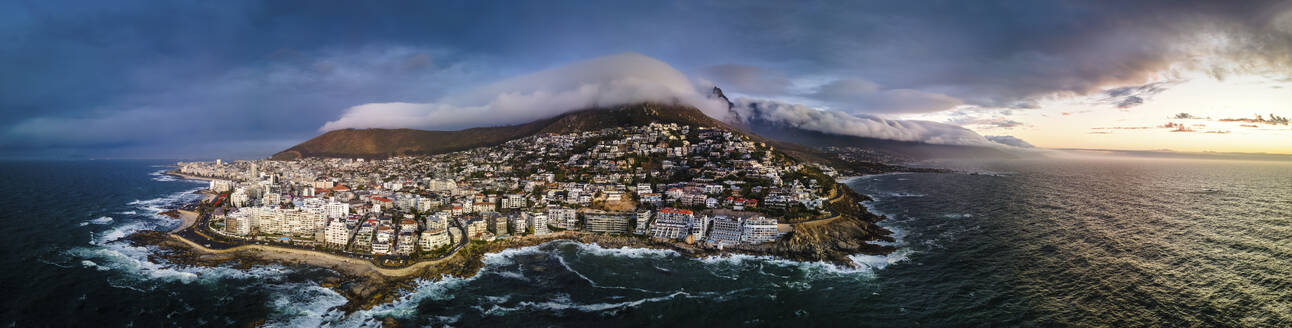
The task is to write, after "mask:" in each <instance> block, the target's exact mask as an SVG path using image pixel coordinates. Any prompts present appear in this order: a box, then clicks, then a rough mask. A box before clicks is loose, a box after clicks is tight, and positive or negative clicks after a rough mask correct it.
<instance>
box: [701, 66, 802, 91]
mask: <svg viewBox="0 0 1292 328" xmlns="http://www.w3.org/2000/svg"><path fill="white" fill-rule="evenodd" d="M700 75H701V76H702V77H703V78H705V79H708V80H710V81H713V82H714V83H715V84H717V85H720V86H722V87H723V89H725V91H734V92H740V93H746V94H762V95H779V94H785V93H787V92H789V90H788V89H789V87H790V80H789V79H787V78H786V77H785V75H783V74H780V73H778V72H775V71H772V70H770V69H766V68H763V67H759V66H753V65H740V64H722V65H714V66H709V67H705V68H703V69H701V70H700Z"/></svg>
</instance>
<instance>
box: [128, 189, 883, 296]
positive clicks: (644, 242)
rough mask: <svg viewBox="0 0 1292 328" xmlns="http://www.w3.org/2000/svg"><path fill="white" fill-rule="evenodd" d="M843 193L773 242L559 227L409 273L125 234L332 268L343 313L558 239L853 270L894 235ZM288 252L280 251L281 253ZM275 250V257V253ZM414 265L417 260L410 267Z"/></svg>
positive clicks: (202, 256) (188, 252) (187, 254)
mask: <svg viewBox="0 0 1292 328" xmlns="http://www.w3.org/2000/svg"><path fill="white" fill-rule="evenodd" d="M834 188H836V190H837V191H838V192H839V193H841V195H839V196H838V197H837V198H836V199H834V200H833V201H831V202H830V203H829V204H828V205H827V208H828V209H829V210H830V211H832V212H834V213H835V216H834V217H831V218H828V219H821V220H814V221H809V222H803V223H796V224H793V225H792V226H793V231H791V232H790V233H788V234H787V235H786V236H785V237H784V238H781V239H780V240H778V241H775V242H771V243H766V244H760V245H741V246H736V247H727V248H725V249H718V248H714V247H708V246H701V245H695V244H687V243H685V242H681V241H666V240H659V239H653V238H648V237H644V236H636V235H602V234H590V233H580V232H569V231H566V232H559V233H553V234H549V235H544V236H524V237H515V238H509V239H503V240H497V241H492V242H483V241H473V242H470V243H468V244H467V246H465V247H463V248H462V249H461V250H459V251H458V252H457V253H456V254H454V255H452V256H449V257H447V258H445V259H441V260H437V261H429V262H433V263H420V264H422V265H421V267H420V269H415V270H407V273H406V274H390V273H388V272H385V273H383V272H382V271H379V270H377V269H375V268H371V267H369V268H367V269H365V267H364V266H357V265H337V264H335V263H332V262H328V261H323V260H319V259H317V258H311V257H301V256H290V254H282V252H280V251H275V250H274V248H275V247H273V246H257V247H256V248H249V249H239V250H232V251H212V250H209V249H205V248H203V247H201V246H198V245H196V244H194V243H192V242H186V241H182V240H180V238H181V237H179V236H177V235H173V234H168V233H164V232H158V231H140V232H136V233H134V234H131V235H130V236H127V237H126V238H125V239H126V240H128V241H129V242H130V243H131V244H133V245H135V246H144V245H150V246H156V247H157V248H159V249H160V251H159V252H156V253H155V254H154V255H153V256H151V257H150V260H153V261H155V262H161V261H164V262H166V263H170V264H173V265H180V266H226V265H227V266H231V267H233V268H237V269H248V268H251V267H255V266H261V265H267V264H273V263H276V264H284V265H304V266H314V267H325V268H329V269H331V270H333V271H335V272H337V273H338V276H337V277H330V278H327V279H324V280H323V281H320V285H322V286H323V287H326V288H330V289H333V290H335V291H336V292H337V293H339V294H341V295H342V296H344V297H345V298H346V299H347V303H346V304H345V305H343V306H341V309H340V310H343V311H345V312H346V313H350V312H354V311H358V310H363V309H370V308H372V307H374V306H376V305H379V304H384V303H389V302H391V301H394V300H395V299H396V298H397V297H399V296H400V295H401V291H407V290H412V289H414V288H416V287H417V281H418V280H422V279H425V280H436V279H441V278H443V277H445V276H452V277H460V278H467V277H471V276H475V275H476V274H478V273H479V271H480V270H481V269H482V268H483V267H484V256H485V255H486V254H489V253H497V252H501V251H503V250H507V249H513V248H520V247H527V246H535V245H541V244H544V243H548V242H553V241H558V240H568V241H573V242H578V243H585V244H596V245H598V246H600V247H605V248H623V247H629V248H649V249H667V250H672V251H675V252H677V253H678V254H679V255H681V256H685V257H689V258H704V257H713V256H726V255H734V254H743V255H752V256H768V257H775V258H782V259H788V260H794V261H803V262H818V261H820V262H827V263H831V264H834V265H840V266H848V267H856V266H857V264H856V263H854V262H853V261H852V260H851V259H850V258H849V256H851V255H855V254H866V255H885V254H889V253H891V252H893V251H894V250H896V248H895V247H893V246H887V245H878V244H874V243H871V242H874V241H883V242H893V241H894V239H893V238H892V237H891V234H892V232H890V231H888V230H887V229H884V228H883V227H880V226H879V225H877V223H878V222H879V221H880V220H883V219H884V217H882V216H879V215H875V214H873V213H870V212H868V211H866V209H865V208H864V207H863V206H861V204H860V203H859V202H861V201H866V200H869V197H866V196H865V195H861V194H859V193H857V192H855V191H853V190H852V189H851V188H848V187H846V186H843V184H842V183H838V184H836V185H835V186H834ZM285 251H287V250H286V249H284V250H283V252H285ZM275 253H278V254H275ZM414 265H419V264H414Z"/></svg>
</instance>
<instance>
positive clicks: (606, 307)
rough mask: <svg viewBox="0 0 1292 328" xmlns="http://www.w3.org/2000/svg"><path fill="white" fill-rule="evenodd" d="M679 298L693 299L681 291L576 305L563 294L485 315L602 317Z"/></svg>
mask: <svg viewBox="0 0 1292 328" xmlns="http://www.w3.org/2000/svg"><path fill="white" fill-rule="evenodd" d="M679 296H680V297H687V298H690V297H692V296H691V295H690V294H688V293H686V292H681V291H679V292H674V293H672V294H668V295H663V296H657V297H649V298H643V299H638V300H633V301H626V302H618V303H592V304H580V303H575V302H573V301H571V300H570V297H569V295H565V294H561V295H557V296H556V297H554V298H552V299H551V300H548V301H544V302H531V301H523V302H520V303H517V304H516V306H514V307H504V306H500V305H494V306H493V308H491V309H489V310H488V311H485V313H484V314H485V315H503V314H507V313H511V312H514V311H517V310H531V311H550V312H558V313H559V312H564V311H580V312H588V313H601V314H602V315H614V314H617V313H619V311H623V310H626V309H629V308H636V307H639V306H641V305H642V304H646V303H656V302H664V301H670V300H673V299H674V298H677V297H679Z"/></svg>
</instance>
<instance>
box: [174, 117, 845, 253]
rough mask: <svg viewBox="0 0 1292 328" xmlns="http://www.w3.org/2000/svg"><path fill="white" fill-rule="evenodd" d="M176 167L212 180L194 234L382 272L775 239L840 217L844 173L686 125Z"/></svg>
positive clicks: (185, 173)
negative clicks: (490, 252) (619, 243)
mask: <svg viewBox="0 0 1292 328" xmlns="http://www.w3.org/2000/svg"><path fill="white" fill-rule="evenodd" d="M177 165H178V166H179V168H178V170H176V172H175V173H176V174H179V175H183V176H188V177H199V178H203V179H208V180H210V185H209V195H210V196H209V197H208V200H207V201H206V202H204V203H203V205H202V206H201V211H202V219H201V220H199V221H198V223H199V224H197V226H196V227H194V228H193V229H192V232H193V233H195V234H196V235H197V236H200V237H196V238H201V239H203V240H204V241H208V242H218V243H221V244H226V245H230V244H232V245H236V244H246V243H255V244H261V245H281V246H289V247H293V248H307V249H312V250H317V251H326V252H329V253H334V254H337V255H344V256H350V257H357V258H361V259H370V260H373V261H374V263H376V264H378V265H384V266H400V265H406V264H411V263H415V262H416V261H418V260H421V259H433V258H443V257H445V256H449V255H452V253H453V252H454V251H455V250H456V249H457V248H458V246H461V245H465V244H466V243H468V242H471V241H479V242H492V241H496V240H506V239H509V238H523V237H526V236H543V235H547V234H551V233H553V232H561V231H567V232H572V233H587V234H610V235H624V236H636V237H638V238H653V239H658V240H669V241H676V242H685V243H687V244H692V245H699V246H703V247H711V248H716V249H723V248H729V247H740V246H746V245H757V244H762V243H767V242H772V241H775V240H777V239H778V238H781V237H782V236H783V235H785V234H786V233H788V232H790V231H792V228H791V226H790V224H792V223H799V222H808V221H812V220H815V219H820V218H825V217H830V216H831V210H829V209H828V208H827V206H825V204H826V203H827V202H828V201H829V199H830V197H834V195H832V194H833V193H835V190H834V186H833V184H834V183H833V178H834V177H835V176H836V175H837V173H836V172H835V171H834V170H832V169H831V168H829V167H826V166H823V165H818V164H805V163H801V162H798V161H795V160H794V159H792V158H790V157H788V156H786V155H784V154H782V153H780V152H778V151H776V150H775V149H773V147H771V146H770V145H767V144H764V143H761V142H756V141H753V140H751V139H750V138H749V137H747V136H744V135H742V134H739V133H733V132H730V131H726V130H723V129H714V128H707V127H692V126H689V125H679V124H676V123H668V124H660V123H650V124H648V125H641V126H635V127H616V128H608V129H601V130H597V131H588V132H577V133H568V134H553V133H548V134H541V135H534V136H530V137H526V138H521V139H516V140H512V141H509V142H506V143H503V144H501V145H498V146H492V147H478V148H473V149H468V150H463V151H457V152H452V153H446V154H438V155H421V156H392V157H389V158H386V159H367V160H365V159H361V158H360V159H352V158H325V157H311V158H303V159H300V160H295V161H274V160H255V161H233V162H224V161H221V160H216V161H213V162H181V163H177ZM826 180H828V181H826ZM827 183H828V187H829V188H827Z"/></svg>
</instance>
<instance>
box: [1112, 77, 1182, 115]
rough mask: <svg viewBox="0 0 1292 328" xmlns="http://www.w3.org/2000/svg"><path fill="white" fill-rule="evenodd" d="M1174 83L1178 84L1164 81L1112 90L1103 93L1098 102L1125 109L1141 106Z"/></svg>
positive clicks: (1174, 82)
mask: <svg viewBox="0 0 1292 328" xmlns="http://www.w3.org/2000/svg"><path fill="white" fill-rule="evenodd" d="M1176 83H1178V82H1177V81H1164V82H1153V83H1146V84H1142V85H1130V86H1124V87H1117V88H1112V89H1108V90H1106V91H1104V98H1103V99H1101V100H1100V102H1102V103H1105V104H1111V105H1113V106H1116V107H1117V108H1120V109H1127V108H1131V107H1135V106H1139V105H1143V104H1144V101H1146V100H1149V99H1152V98H1153V96H1156V95H1157V94H1159V93H1162V92H1163V91H1166V90H1167V89H1169V88H1170V87H1171V86H1172V85H1175V84H1176Z"/></svg>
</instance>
